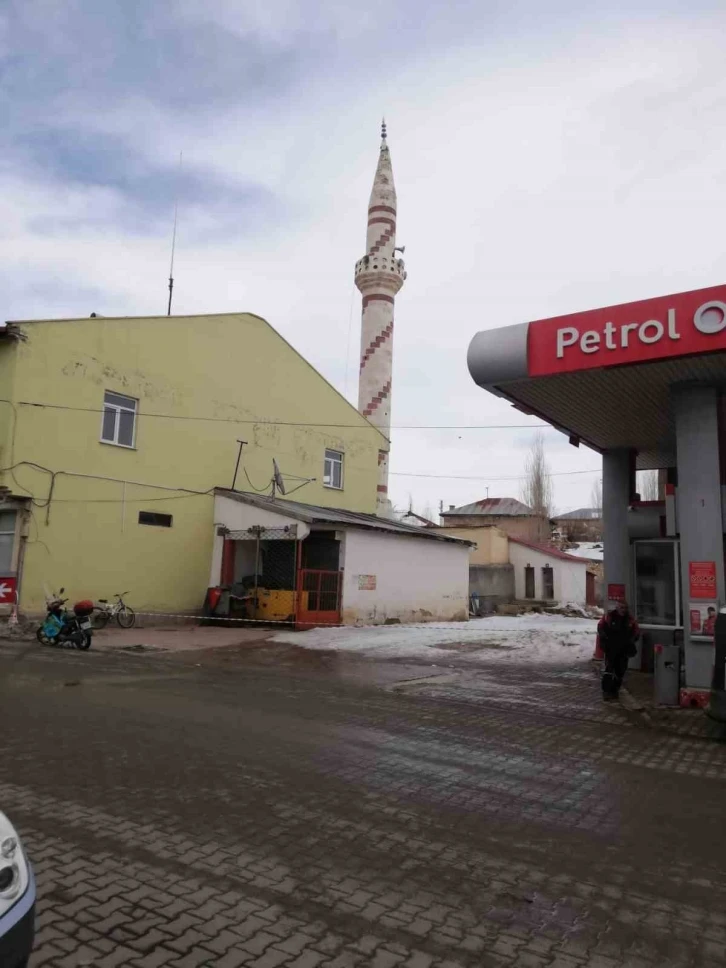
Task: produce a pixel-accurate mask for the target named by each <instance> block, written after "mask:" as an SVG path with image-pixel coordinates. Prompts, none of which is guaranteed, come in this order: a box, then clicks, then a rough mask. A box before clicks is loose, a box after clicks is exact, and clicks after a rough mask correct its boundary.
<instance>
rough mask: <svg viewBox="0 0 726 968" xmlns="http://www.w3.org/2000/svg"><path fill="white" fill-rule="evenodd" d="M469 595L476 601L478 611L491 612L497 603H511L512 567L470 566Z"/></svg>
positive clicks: (502, 565) (512, 589)
mask: <svg viewBox="0 0 726 968" xmlns="http://www.w3.org/2000/svg"><path fill="white" fill-rule="evenodd" d="M469 594H470V595H475V596H476V598H477V599H478V611H479V612H480V613H482V614H483V613H486V612H488V611H491V610H492V609H493V608H494V607H495V606H496V605H497V604H498V603H499V602H511V601H512V599H513V598H514V597H515V595H514V567H513V566H512V565H511V564H510V563H509V562H506V563H503V564H496V565H471V566H470V568H469Z"/></svg>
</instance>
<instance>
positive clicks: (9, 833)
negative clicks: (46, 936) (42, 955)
mask: <svg viewBox="0 0 726 968" xmlns="http://www.w3.org/2000/svg"><path fill="white" fill-rule="evenodd" d="M34 934H35V877H34V875H33V868H32V867H31V866H30V861H29V860H28V858H27V856H26V854H25V851H24V850H23V845H22V843H21V842H20V837H19V836H18V833H17V831H16V830H15V828H14V827H13V825H12V824H11V823H10V821H9V820H8V818H7V817H6V816H5V814H4V813H0V965H2V968H26V966H27V964H28V960H29V958H30V953H31V951H32V950H33V937H34Z"/></svg>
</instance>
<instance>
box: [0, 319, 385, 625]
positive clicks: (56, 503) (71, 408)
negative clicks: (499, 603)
mask: <svg viewBox="0 0 726 968" xmlns="http://www.w3.org/2000/svg"><path fill="white" fill-rule="evenodd" d="M21 328H22V331H23V332H24V333H25V334H26V335H27V342H23V343H17V344H11V345H8V344H3V345H0V377H2V376H3V374H7V376H8V384H9V387H10V390H9V391H7V392H11V393H12V394H13V397H14V402H15V414H16V416H15V418H14V419H10V418H11V417H12V414H13V409H12V408H11V407H8V406H7V405H5V407H4V408H0V447H2V454H3V462H2V463H3V466H5V467H7V466H9V465H10V464H16V465H22V466H16V468H15V470H14V471H13V472H12V474H7V473H6V474H4V475H3V476H2V483H3V484H5V485H7V486H8V487H10V488H11V490H12V491H13V493H16V494H25V493H30V494H32V496H33V498H34V506H33V510H32V520H31V522H30V528H29V537H28V541H27V547H26V554H25V564H24V571H23V582H22V589H21V601H20V604H21V607H22V608H24V609H25V610H26V611H31V612H32V611H38V610H41V609H42V607H43V601H44V587H50V588H53V587H56V588H57V587H59V586H60V585H65V587H66V588H67V589H68V592H69V594H70V595H71V596H72V597H75V598H98V597H102V596H104V595H105V596H108V595H111V594H113V593H114V592H116V591H121V592H122V591H126V590H128V592H129V594H128V600H129V603H130V604H131V605H132V606H133V607H134V608H137V609H139V610H143V609H148V610H162V611H181V612H184V611H189V610H195V609H197V608H199V607H201V604H202V602H203V599H204V592H205V589H206V587H207V583H208V581H209V573H210V559H211V556H212V549H213V544H214V523H215V522H214V513H213V507H214V499H213V497H212V495H211V493H206V494H204V493H189V492H208V491H211V489H212V488H214V487H215V486H229V485H230V484H231V481H232V474H233V471H234V466H235V460H236V457H237V449H238V444H237V440H238V439H239V438H242V439H244V440H246V441H247V442H248V443H247V446H246V447H245V449H244V454H243V462H242V465H241V468H243V469H244V470H243V469H241V470H240V475H239V478H238V482H237V486H238V488H240V489H250V490H251V489H252V488H253V486H254V487H259V488H263V487H265V486H267V484H268V482H269V481H270V478H271V473H272V458H273V457H275V458H276V459H277V461H278V463H279V465H280V468H281V470H282V472H283V474H287V475H297V476H298V477H300V478H307V477H309V478H316V480H315V481H313V482H311V483H309V484H306V485H305V486H304V487H303V488H301V490H299V491H298V492H297V494H296V500H301V501H307V502H309V503H313V504H324V505H329V506H333V507H342V508H348V509H351V510H356V511H364V512H373V511H375V507H376V485H377V475H378V451H379V448H380V447H381V446H387V443H386V442H385V441H384V438H383V437H382V436H381V435H380V433H379V432H378V431H377V430H376V429H375V428H374V427H372V425H371V424H369V423H368V421H366V420H365V419H364V418H363V417H361V416H360V415H359V414H358V413H357V411H356V410H355V409H354V408H353V407H352V406H351V405H350V404H349V403H348V402H347V401H346V400H345V399H344V398H343V397H342V396H341V395H340V394H338V392H337V391H336V390H335V389H334V388H333V387H332V386H331V385H330V384H328V383H327V382H326V381H325V380H324V379H323V377H321V376H320V375H319V374H318V373H317V372H316V371H315V370H314V369H313V368H312V367H311V366H310V365H309V364H308V363H307V362H306V361H305V360H304V359H303V358H302V357H300V356H299V355H298V354H297V353H296V352H295V351H294V350H293V349H292V347H291V346H290V345H289V344H288V343H287V342H285V340H283V339H282V338H281V337H280V336H279V335H278V334H277V333H276V332H275V331H274V330H273V329H272V327H270V326H269V325H268V324H267V323H266V322H265V321H264V320H263V319H261V318H259V317H257V316H252V315H248V314H227V315H219V316H194V317H152V318H147V319H138V318H137V319H108V318H106V319H104V318H100V319H98V318H97V319H79V320H70V321H62V322H58V321H54V322H33V323H28V324H22V325H21ZM18 388H21V389H18ZM106 390H110V391H114V392H117V393H121V394H124V395H127V396H130V397H134V398H136V399H137V400H138V402H139V403H138V407H139V417H138V423H137V434H136V445H135V448H134V449H130V448H122V447H116V446H113V445H109V444H104V443H100V440H99V438H100V429H101V418H102V415H101V412H100V411H101V410H102V407H103V398H104V391H106ZM7 392H6V393H5V395H7ZM31 404H32V405H31ZM36 404H43V406H37V405H36ZM153 414H165V415H169V416H164V417H155V416H152V415H153ZM8 415H10V416H8ZM192 418H195V419H192ZM198 418H205V419H198ZM3 421H4V423H3ZM269 421H280V422H282V423H277V424H273V423H269ZM283 424H287V425H283ZM293 424H303V425H304V426H293ZM314 424H318V425H322V424H326V425H329V424H343V425H350V426H349V427H342V428H340V429H333V428H329V429H326V428H325V427H323V426H311V425H314ZM326 447H330V448H334V449H336V450H341V451H343V452H344V453H345V468H344V488H343V490H334V489H331V488H326V487H324V486H323V484H322V478H323V459H324V451H325V448H326ZM30 462H32V463H34V464H37V465H40V467H42V468H43V469H39V468H38V467H31V466H29V464H30ZM245 470H246V472H247V474H248V475H249V481H248V478H247V477H246V476H245V473H244V471H245ZM250 481H251V482H252V484H250V483H249V482H250ZM140 510H147V511H159V512H163V513H168V514H171V515H173V526H172V527H171V528H159V527H148V526H144V525H139V524H138V512H139V511H140Z"/></svg>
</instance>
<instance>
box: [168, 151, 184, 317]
mask: <svg viewBox="0 0 726 968" xmlns="http://www.w3.org/2000/svg"><path fill="white" fill-rule="evenodd" d="M181 166H182V153H181V151H180V152H179V174H181ZM178 214H179V182H178V181H177V186H176V199H175V200H174V230H173V232H172V234H171V264H170V265H169V305H168V306H167V307H166V315H167V316H171V299H172V296H173V295H174V250H175V248H176V223H177V216H178Z"/></svg>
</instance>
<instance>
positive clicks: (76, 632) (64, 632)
mask: <svg viewBox="0 0 726 968" xmlns="http://www.w3.org/2000/svg"><path fill="white" fill-rule="evenodd" d="M64 591H65V588H61V590H60V594H61V595H62V594H63V592H64ZM67 601H68V599H67V598H61V597H60V596H55V597H54V598H51V599H50V600H49V601H48V602H47V603H46V606H45V607H46V611H47V613H48V614H47V615H46V618H45V621H44V622H43V624H42V625H41V626H40V628H39V629H38V631H37V632H36V633H35V637H36V638H37V640H38V641H39V642H40V644H41V645H57V646H61V647H62V646H64V645H69V646H71V648H76V649H81V650H82V651H85V650H86V649H90V648H91V642H92V641H93V630H92V626H91V612H93V607H94V605H93V602H91V601H85V600H84V601H81V602H76V604H75V605H74V606H73V612H70V611H69V610H68V609H67V608H65V607H64V606H65V604H66V602H67Z"/></svg>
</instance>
